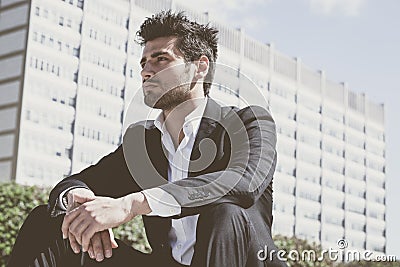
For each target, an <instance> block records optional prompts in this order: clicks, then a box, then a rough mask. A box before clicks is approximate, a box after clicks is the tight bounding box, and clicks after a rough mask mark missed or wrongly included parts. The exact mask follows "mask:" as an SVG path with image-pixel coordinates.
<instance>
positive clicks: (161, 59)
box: [157, 57, 168, 61]
mask: <svg viewBox="0 0 400 267" xmlns="http://www.w3.org/2000/svg"><path fill="white" fill-rule="evenodd" d="M164 60H168V59H167V58H166V57H158V58H157V61H164Z"/></svg>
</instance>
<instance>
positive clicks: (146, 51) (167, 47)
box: [142, 36, 181, 57]
mask: <svg viewBox="0 0 400 267" xmlns="http://www.w3.org/2000/svg"><path fill="white" fill-rule="evenodd" d="M176 39H177V37H175V36H170V37H158V38H156V39H154V40H151V41H147V42H146V44H145V46H144V48H143V51H142V55H143V57H150V56H151V54H152V53H154V52H164V51H165V52H170V53H171V54H175V55H176V56H180V55H181V53H180V52H179V50H178V49H177V48H176V47H175V42H176Z"/></svg>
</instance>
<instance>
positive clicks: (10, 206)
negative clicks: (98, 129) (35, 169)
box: [0, 183, 150, 267]
mask: <svg viewBox="0 0 400 267" xmlns="http://www.w3.org/2000/svg"><path fill="white" fill-rule="evenodd" d="M49 193H50V189H49V188H39V187H36V186H22V185H18V184H14V183H6V184H0V212H1V213H0V266H1V267H3V266H5V264H6V262H7V260H8V257H9V255H10V253H11V250H12V247H13V245H14V242H15V239H16V237H17V234H18V231H19V228H20V227H21V225H22V223H23V222H24V220H25V218H26V217H27V216H28V214H29V212H30V211H31V210H32V209H33V208H34V207H36V206H38V205H41V204H47V200H48V195H49ZM114 234H115V236H116V237H117V238H119V239H121V240H123V241H124V242H126V243H128V244H131V245H132V246H133V247H134V248H136V249H138V250H140V251H143V252H149V251H150V246H149V244H148V242H147V239H146V234H145V231H144V228H143V221H142V218H141V217H137V218H135V219H134V220H132V221H130V222H128V223H126V224H124V225H121V226H120V227H118V228H116V229H114Z"/></svg>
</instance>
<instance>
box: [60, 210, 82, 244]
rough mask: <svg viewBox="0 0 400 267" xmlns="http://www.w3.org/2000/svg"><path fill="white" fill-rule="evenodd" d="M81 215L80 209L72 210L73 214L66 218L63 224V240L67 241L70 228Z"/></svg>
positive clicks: (67, 215)
mask: <svg viewBox="0 0 400 267" xmlns="http://www.w3.org/2000/svg"><path fill="white" fill-rule="evenodd" d="M79 213H80V211H79V209H74V210H72V211H71V212H69V213H67V214H66V215H65V216H64V220H63V223H62V225H61V231H62V233H63V238H64V239H66V238H67V237H68V230H69V226H70V224H71V222H72V221H73V220H75V218H76V217H78V216H79Z"/></svg>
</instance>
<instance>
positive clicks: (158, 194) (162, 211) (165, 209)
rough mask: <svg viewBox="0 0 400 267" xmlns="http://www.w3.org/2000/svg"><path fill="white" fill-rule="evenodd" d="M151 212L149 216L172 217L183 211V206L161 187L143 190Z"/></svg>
mask: <svg viewBox="0 0 400 267" xmlns="http://www.w3.org/2000/svg"><path fill="white" fill-rule="evenodd" d="M142 193H143V194H144V195H145V196H146V199H147V203H148V204H149V207H150V209H151V212H150V213H149V214H147V216H160V217H170V216H174V215H178V214H180V213H181V206H180V205H179V204H178V202H177V201H176V199H175V198H174V197H173V196H172V195H171V194H169V193H167V192H166V191H164V190H162V189H160V188H157V187H156V188H150V189H146V190H143V191H142Z"/></svg>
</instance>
